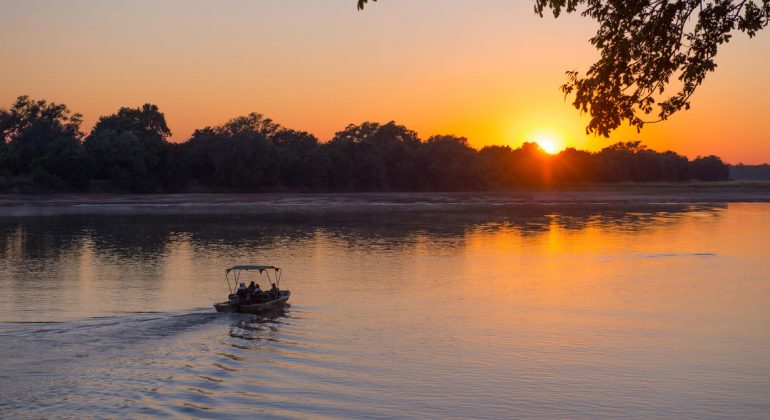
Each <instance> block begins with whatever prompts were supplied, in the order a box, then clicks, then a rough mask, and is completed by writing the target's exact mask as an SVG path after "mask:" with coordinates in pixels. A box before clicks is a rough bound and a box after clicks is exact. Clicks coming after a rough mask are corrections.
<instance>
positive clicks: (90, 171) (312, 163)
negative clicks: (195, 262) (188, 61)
mask: <svg viewBox="0 0 770 420" xmlns="http://www.w3.org/2000/svg"><path fill="white" fill-rule="evenodd" d="M79 124H80V117H79V115H77V114H74V115H70V112H69V110H67V108H66V107H65V106H63V105H57V104H49V103H47V102H45V101H31V100H29V98H26V97H20V98H19V100H18V101H17V102H16V104H15V105H14V106H13V107H11V108H10V109H2V110H0V130H2V131H0V133H1V134H2V139H3V141H2V142H0V189H2V190H18V191H25V190H32V191H34V190H52V189H53V190H71V189H85V188H89V185H90V188H91V189H92V190H97V191H98V190H108V191H139V192H150V191H200V190H215V191H223V190H224V191H264V190H275V189H290V190H300V191H313V190H326V191H392V190H396V191H452V190H483V189H499V188H512V187H544V186H550V185H556V184H575V183H588V182H629V181H631V182H648V181H685V180H688V179H692V178H694V179H701V180H722V179H727V178H728V176H729V173H728V167H727V165H725V164H724V163H723V162H722V161H721V160H720V159H719V158H718V157H716V156H707V157H705V158H701V157H699V158H697V159H695V160H694V161H692V162H689V161H688V160H687V158H686V157H684V156H681V155H678V154H676V153H674V152H671V151H666V152H657V151H654V150H651V149H649V148H648V147H647V146H645V145H644V144H642V143H641V142H639V141H635V142H626V143H617V144H614V145H611V146H608V147H606V148H604V149H602V150H601V151H599V152H597V153H589V152H586V151H580V150H576V149H572V148H570V149H566V150H564V151H562V152H561V153H559V154H558V155H556V156H552V155H549V154H547V153H545V152H544V151H543V150H542V149H541V148H540V147H539V146H538V145H537V144H536V143H524V144H523V145H522V146H521V147H519V148H517V149H512V148H511V147H509V146H487V147H484V148H483V149H481V150H480V151H477V150H476V149H474V148H472V147H471V146H470V145H469V144H468V141H467V140H466V139H465V138H463V137H456V136H451V135H443V136H433V137H430V138H428V139H427V140H426V141H422V140H421V139H420V138H419V137H418V135H417V133H416V132H414V131H412V130H410V129H408V128H406V127H404V126H403V125H399V124H396V123H395V122H392V121H391V122H389V123H387V124H379V123H374V122H365V123H362V124H360V125H349V126H347V127H346V128H345V129H344V130H342V131H339V132H337V133H336V134H335V135H334V138H333V139H332V140H331V141H329V142H327V143H321V142H319V141H318V139H317V138H316V137H315V136H313V135H312V134H309V133H307V132H303V131H295V130H291V129H287V128H284V127H281V126H280V125H278V124H276V123H274V122H273V121H272V120H270V119H268V118H264V117H263V116H262V115H261V114H256V113H252V114H249V115H247V116H242V117H237V118H234V119H232V120H230V121H228V122H226V123H224V124H222V125H220V126H214V127H206V128H203V129H199V130H196V131H195V132H194V133H193V135H192V138H191V139H190V140H189V141H187V142H183V143H170V142H168V141H167V140H166V138H167V137H168V136H169V135H170V134H171V131H170V130H169V129H168V126H167V125H166V120H165V117H164V115H163V114H162V113H161V112H160V111H159V110H158V107H157V106H155V105H150V104H146V105H144V106H142V107H140V108H121V109H120V110H119V111H118V112H117V113H115V114H112V115H108V116H104V117H101V118H100V119H99V121H98V122H97V124H96V125H95V126H94V128H93V130H92V131H91V134H90V135H89V136H88V137H87V138H86V140H85V142H82V143H81V141H80V136H81V134H80V132H79ZM92 181H95V182H92Z"/></svg>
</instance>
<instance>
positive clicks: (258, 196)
mask: <svg viewBox="0 0 770 420" xmlns="http://www.w3.org/2000/svg"><path fill="white" fill-rule="evenodd" d="M737 202H770V183H767V182H751V183H684V184H655V185H649V184H631V185H628V184H615V185H609V186H585V187H571V188H554V189H548V190H544V189H537V190H536V189H532V190H525V189H520V190H506V191H484V192H425V193H422V192H376V193H367V192H354V193H247V194H237V193H182V194H35V195H24V194H0V217H34V216H66V215H227V214H233V215H236V214H244V215H299V216H302V215H318V214H327V213H328V214H344V213H368V212H373V213H383V212H386V213H392V212H458V211H470V210H483V209H504V208H507V207H511V208H523V207H529V206H532V207H538V206H603V205H665V204H714V203H737Z"/></svg>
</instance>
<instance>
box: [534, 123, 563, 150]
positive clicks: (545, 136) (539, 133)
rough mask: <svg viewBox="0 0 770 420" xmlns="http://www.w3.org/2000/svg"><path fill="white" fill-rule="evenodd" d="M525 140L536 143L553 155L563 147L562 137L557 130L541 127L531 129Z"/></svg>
mask: <svg viewBox="0 0 770 420" xmlns="http://www.w3.org/2000/svg"><path fill="white" fill-rule="evenodd" d="M527 139H528V140H527V141H531V142H534V143H537V145H538V146H540V149H542V150H543V151H544V152H545V153H548V154H549V155H555V154H557V153H559V152H560V151H561V150H562V149H564V140H563V139H564V137H563V136H562V135H561V133H560V132H559V131H558V130H555V129H549V128H541V129H538V130H532V131H530V132H529V135H528V136H527Z"/></svg>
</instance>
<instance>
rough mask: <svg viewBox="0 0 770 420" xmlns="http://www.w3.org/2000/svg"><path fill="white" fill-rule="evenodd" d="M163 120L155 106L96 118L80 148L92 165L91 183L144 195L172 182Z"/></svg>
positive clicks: (168, 131)
mask: <svg viewBox="0 0 770 420" xmlns="http://www.w3.org/2000/svg"><path fill="white" fill-rule="evenodd" d="M170 135H171V130H169V128H168V125H167V124H166V117H165V115H163V113H162V112H160V110H159V109H158V106H157V105H153V104H144V105H142V106H141V107H139V108H125V107H124V108H120V109H119V110H118V112H116V113H115V114H112V115H107V116H103V117H101V118H99V121H98V122H97V123H96V125H95V126H94V128H93V130H92V131H91V134H90V135H89V136H88V137H87V138H86V140H85V142H84V146H85V149H86V152H87V154H88V156H89V157H90V159H91V160H92V162H94V174H93V176H94V179H96V180H103V181H107V182H109V183H110V184H111V185H112V186H113V187H114V188H117V189H121V190H129V191H139V192H147V191H153V190H157V189H159V188H161V187H162V186H163V185H164V184H167V183H168V180H169V179H172V178H174V174H173V169H174V166H173V165H171V161H170V159H171V156H170V151H169V147H168V142H167V141H166V137H168V136H170Z"/></svg>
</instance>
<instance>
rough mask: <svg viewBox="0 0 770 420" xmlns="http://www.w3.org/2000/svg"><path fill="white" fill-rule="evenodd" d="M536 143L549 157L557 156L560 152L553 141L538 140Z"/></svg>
mask: <svg viewBox="0 0 770 420" xmlns="http://www.w3.org/2000/svg"><path fill="white" fill-rule="evenodd" d="M535 142H536V143H537V145H538V146H540V148H541V149H543V151H544V152H546V153H548V154H549V155H555V154H556V153H558V152H559V148H558V147H557V146H556V144H555V143H554V142H553V140H551V139H540V140H536V141H535Z"/></svg>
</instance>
